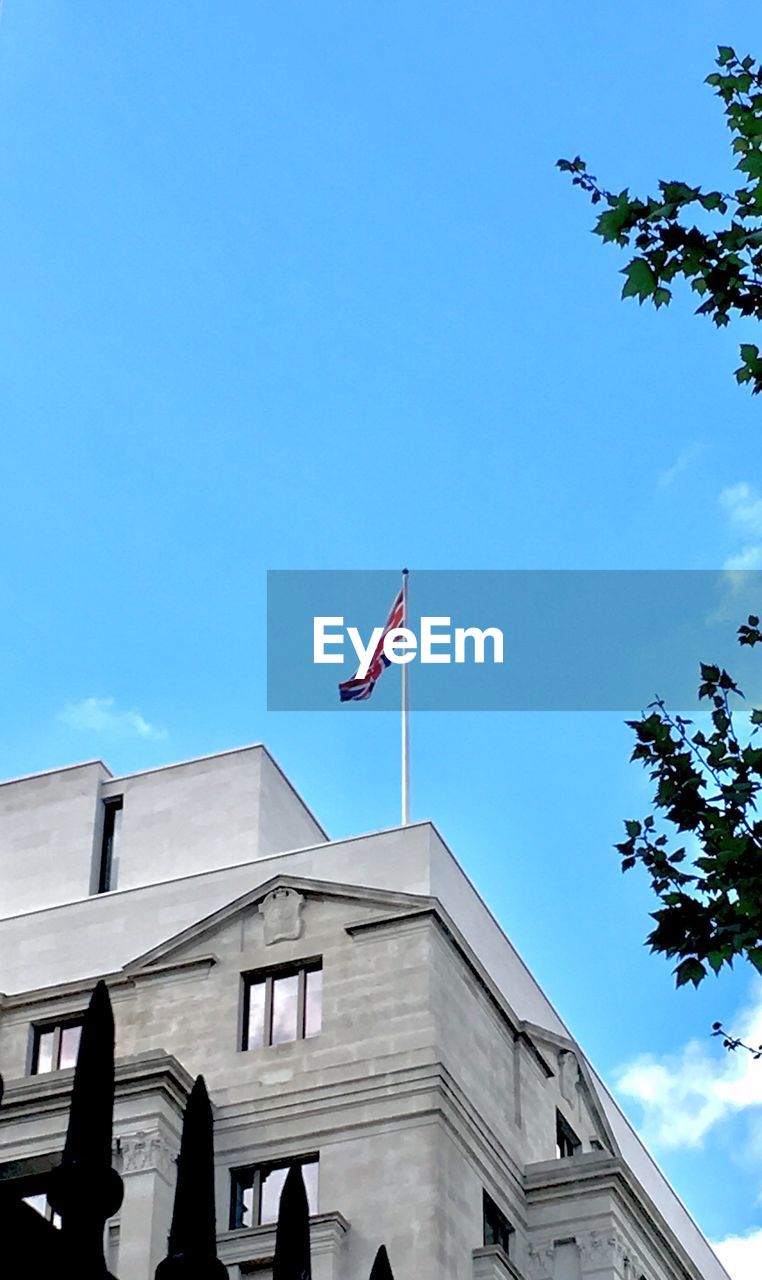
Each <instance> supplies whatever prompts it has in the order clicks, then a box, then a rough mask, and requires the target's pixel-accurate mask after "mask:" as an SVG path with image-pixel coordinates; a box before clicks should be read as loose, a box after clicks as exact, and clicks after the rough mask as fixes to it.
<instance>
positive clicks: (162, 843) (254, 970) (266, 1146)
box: [0, 746, 727, 1280]
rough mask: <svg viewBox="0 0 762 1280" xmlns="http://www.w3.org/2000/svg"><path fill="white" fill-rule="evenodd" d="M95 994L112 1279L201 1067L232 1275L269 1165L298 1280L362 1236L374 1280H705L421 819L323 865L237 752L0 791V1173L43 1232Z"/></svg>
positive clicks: (145, 1276)
mask: <svg viewBox="0 0 762 1280" xmlns="http://www.w3.org/2000/svg"><path fill="white" fill-rule="evenodd" d="M101 977H102V978H105V980H106V982H107V983H108V986H109V990H110V994H111V999H112V1003H113V1008H114V1016H115V1019H116V1028H117V1031H116V1034H117V1043H116V1054H117V1059H116V1104H115V1115H114V1148H115V1151H114V1160H115V1164H116V1166H117V1168H118V1169H119V1171H120V1173H121V1174H122V1176H123V1179H124V1186H125V1196H124V1202H123V1205H122V1208H121V1210H120V1212H119V1214H118V1215H117V1216H116V1217H115V1218H114V1219H113V1220H112V1221H111V1223H110V1224H109V1227H108V1258H109V1265H110V1267H111V1270H112V1271H114V1272H115V1273H116V1274H118V1275H119V1277H120V1280H150V1278H151V1277H152V1276H153V1271H154V1268H155V1266H156V1264H157V1262H158V1261H159V1259H160V1258H161V1257H162V1256H163V1254H164V1252H165V1248H166V1237H167V1232H168V1229H169V1218H170V1212H171V1205H172V1194H173V1188H174V1174H175V1164H174V1159H175V1157H176V1154H177V1150H178V1146H179V1134H180V1118H181V1113H182V1108H183V1105H184V1102H185V1099H186V1098H187V1095H188V1092H189V1089H190V1085H191V1081H192V1078H193V1077H194V1076H195V1075H196V1074H197V1073H199V1072H201V1073H203V1074H204V1076H205V1078H206V1082H207V1086H208V1089H209V1093H210V1097H211V1100H212V1103H213V1107H214V1113H215V1158H216V1164H217V1182H216V1189H217V1214H218V1239H219V1255H220V1257H221V1258H222V1260H223V1262H224V1263H225V1264H226V1265H227V1267H228V1270H229V1273H230V1276H231V1280H240V1277H243V1276H247V1275H252V1274H255V1275H256V1276H257V1277H258V1280H267V1277H268V1273H269V1268H270V1266H271V1260H272V1254H273V1247H274V1234H275V1231H274V1219H275V1216H276V1213H277V1201H278V1195H279V1190H280V1187H281V1185H282V1181H283V1178H284V1172H285V1168H286V1166H287V1165H288V1164H289V1163H290V1162H292V1161H294V1160H295V1159H298V1160H299V1161H301V1163H302V1169H303V1173H304V1178H305V1184H306V1186H307V1189H308V1195H309V1199H310V1209H311V1233H312V1248H313V1276H314V1277H315V1280H356V1278H357V1277H361V1276H367V1274H368V1272H369V1270H370V1265H371V1262H372V1259H373V1256H374V1254H375V1252H376V1249H377V1247H378V1245H379V1244H380V1243H382V1242H383V1243H385V1244H386V1246H387V1249H388V1251H389V1255H390V1259H391V1262H392V1266H393V1268H394V1272H395V1276H396V1278H397V1280H443V1278H447V1280H727V1276H726V1272H725V1271H724V1269H723V1267H722V1266H721V1264H720V1263H719V1261H718V1260H717V1258H716V1256H715V1255H714V1253H713V1252H712V1250H711V1249H710V1247H709V1245H708V1244H707V1242H706V1241H705V1239H704V1238H703V1236H702V1235H701V1233H700V1231H699V1229H698V1227H697V1226H696V1225H695V1223H694V1222H693V1220H692V1219H691V1218H690V1216H689V1215H688V1213H687V1211H686V1210H685V1208H684V1207H683V1205H682V1204H681V1203H680V1201H679V1199H678V1198H677V1196H676V1195H675V1193H674V1192H673V1191H672V1189H671V1188H670V1186H669V1185H668V1183H667V1182H666V1181H665V1179H664V1177H663V1176H662V1174H661V1173H660V1171H659V1170H658V1168H657V1167H656V1165H655V1164H654V1163H653V1162H652V1160H651V1159H650V1157H649V1156H648V1153H647V1152H646V1151H645V1149H644V1148H643V1146H642V1144H641V1143H640V1141H639V1139H638V1138H637V1137H636V1135H635V1133H634V1132H633V1130H632V1129H631V1128H630V1126H629V1125H628V1123H627V1121H626V1120H625V1118H624V1117H623V1115H622V1114H621V1112H620V1111H619V1109H618V1108H617V1106H616V1104H615V1103H614V1101H613V1099H612V1098H611V1096H610V1094H609V1093H608V1092H607V1090H606V1088H605V1086H604V1084H603V1083H602V1081H601V1080H600V1079H598V1077H597V1076H596V1075H595V1073H594V1071H593V1070H592V1068H591V1067H590V1065H589V1064H588V1062H587V1061H586V1059H585V1056H584V1054H583V1052H582V1050H581V1049H580V1047H579V1045H578V1044H577V1043H576V1042H575V1041H574V1039H573V1037H572V1036H571V1034H570V1032H569V1031H568V1029H567V1028H566V1026H565V1025H564V1023H563V1022H562V1021H561V1019H560V1018H559V1016H558V1014H557V1013H556V1012H555V1010H554V1009H553V1007H552V1006H551V1004H550V1003H549V1001H548V1000H547V998H546V997H545V996H544V994H543V992H542V991H541V990H540V988H539V986H538V984H537V983H536V982H535V980H534V979H533V977H532V975H531V974H530V973H529V971H528V970H527V968H526V967H525V965H524V964H523V962H522V961H521V959H520V957H519V956H518V955H517V953H516V952H515V951H514V949H513V947H512V946H511V944H510V942H509V941H508V939H507V938H506V937H505V935H504V934H503V933H502V931H501V929H500V928H499V926H498V924H497V923H496V921H495V920H494V918H493V917H492V916H491V915H490V913H489V911H488V909H487V907H486V906H485V904H484V903H483V902H482V900H481V899H480V897H479V896H478V894H477V893H476V891H475V890H474V888H473V886H472V885H471V884H470V882H469V880H468V879H467V877H466V876H465V874H464V872H463V871H462V869H461V868H460V867H459V865H458V863H457V862H456V860H455V858H454V857H453V855H452V854H451V853H450V851H449V850H448V848H447V847H446V845H445V844H444V842H443V841H442V839H441V837H440V836H439V834H438V832H437V831H436V829H435V828H434V827H433V826H432V825H431V824H430V823H419V824H415V825H412V826H408V827H403V828H398V829H393V830H389V831H381V832H377V833H374V834H371V835H366V836H360V837H357V838H355V839H350V840H341V841H330V840H329V839H328V838H327V836H326V834H325V832H324V831H323V829H322V827H321V826H320V824H319V823H318V822H317V820H316V819H315V818H314V817H313V815H312V814H311V813H310V811H309V809H308V808H307V807H306V805H305V804H304V803H303V801H302V800H301V799H300V797H299V796H298V794H297V793H296V791H295V790H294V788H293V787H292V786H291V784H290V783H289V782H288V780H287V779H286V778H285V777H284V775H283V774H282V772H281V771H280V769H279V768H278V766H277V765H276V764H275V762H274V761H273V759H272V757H271V756H270V755H269V754H268V752H267V751H266V750H265V748H264V747H261V746H256V747H249V748H246V749H243V750H240V751H233V752H227V753H223V754H221V755H216V756H211V757H208V758H205V759H201V760H194V761H190V762H187V763H184V764H179V765H173V766H170V767H168V768H163V769H155V770H149V771H147V772H143V773H139V774H133V775H131V776H129V777H124V778H115V777H113V776H112V775H111V773H110V772H109V770H108V769H107V768H106V766H105V765H104V764H102V763H101V762H100V761H95V762H90V763H87V764H83V765H78V766H74V767H72V768H69V769H63V770H60V771H55V772H50V773H45V774H39V775H36V776H33V777H29V778H21V779H18V780H14V781H11V782H7V783H5V784H2V785H0V991H2V995H0V1072H2V1074H3V1077H4V1079H5V1082H6V1091H5V1098H4V1102H3V1107H2V1111H0V1179H3V1180H6V1181H8V1180H12V1181H13V1182H14V1183H15V1184H16V1185H17V1186H18V1187H19V1189H21V1190H22V1191H23V1193H24V1194H25V1195H27V1196H28V1197H29V1199H30V1201H31V1202H33V1203H34V1204H35V1206H36V1207H37V1208H39V1210H40V1211H41V1212H47V1213H49V1212H50V1211H49V1209H48V1207H47V1202H46V1198H45V1183H46V1176H47V1174H48V1172H49V1170H50V1169H51V1167H52V1166H53V1165H54V1164H55V1163H56V1162H57V1160H58V1159H59V1158H60V1152H61V1149H62V1146H63V1138H64V1134H65V1129H66V1119H67V1109H68V1098H69V1093H70V1089H71V1082H72V1075H73V1071H72V1067H73V1062H74V1060H75V1057H76V1048H77V1041H78V1035H79V1021H80V1019H81V1016H82V1012H83V1009H84V1007H85V1005H86V1003H87V1000H88V997H89V994H90V991H91V990H92V987H93V985H94V983H95V981H96V980H97V979H98V978H101Z"/></svg>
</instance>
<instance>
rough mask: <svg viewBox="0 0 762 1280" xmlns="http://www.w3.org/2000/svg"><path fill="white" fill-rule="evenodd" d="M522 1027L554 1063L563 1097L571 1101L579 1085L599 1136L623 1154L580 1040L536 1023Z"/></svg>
mask: <svg viewBox="0 0 762 1280" xmlns="http://www.w3.org/2000/svg"><path fill="white" fill-rule="evenodd" d="M522 1029H523V1030H524V1031H525V1032H526V1034H527V1035H528V1036H530V1038H531V1039H532V1041H533V1043H534V1044H535V1045H536V1046H537V1047H538V1048H539V1049H540V1050H541V1051H542V1052H543V1054H544V1057H545V1058H546V1059H547V1060H548V1061H549V1062H551V1063H553V1064H554V1075H555V1076H557V1078H558V1085H559V1089H560V1091H561V1094H562V1096H564V1097H566V1100H567V1101H568V1100H569V1096H570V1093H569V1091H570V1089H571V1087H572V1085H574V1087H577V1088H578V1089H579V1091H580V1094H581V1096H582V1100H583V1102H584V1104H585V1106H586V1107H587V1110H588V1111H589V1112H590V1117H591V1119H592V1121H593V1123H594V1125H595V1128H596V1130H597V1132H598V1133H599V1135H600V1139H601V1140H602V1141H603V1142H605V1144H606V1145H607V1146H608V1147H609V1149H610V1151H611V1152H612V1154H613V1155H616V1156H619V1155H621V1151H620V1149H619V1144H618V1142H617V1140H616V1138H615V1137H614V1132H613V1130H612V1128H611V1125H610V1124H609V1121H608V1118H607V1116H606V1113H605V1111H604V1108H603V1105H602V1103H601V1100H600V1097H599V1095H598V1090H597V1088H596V1083H595V1076H594V1073H593V1072H592V1071H591V1069H590V1066H589V1064H588V1062H587V1059H586V1058H585V1055H584V1053H583V1052H582V1050H581V1049H580V1047H579V1045H578V1044H577V1042H576V1041H575V1040H573V1039H572V1038H571V1036H564V1035H559V1034H558V1033H557V1032H555V1031H548V1030H546V1029H545V1028H544V1027H540V1026H538V1025H537V1023H535V1022H527V1021H525V1022H523V1023H522Z"/></svg>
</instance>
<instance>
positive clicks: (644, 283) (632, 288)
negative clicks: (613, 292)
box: [622, 258, 657, 303]
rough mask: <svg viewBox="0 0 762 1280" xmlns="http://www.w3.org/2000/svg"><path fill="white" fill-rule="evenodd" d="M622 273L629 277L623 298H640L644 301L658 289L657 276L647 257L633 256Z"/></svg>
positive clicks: (625, 284)
mask: <svg viewBox="0 0 762 1280" xmlns="http://www.w3.org/2000/svg"><path fill="white" fill-rule="evenodd" d="M622 275H623V276H626V277H627V278H626V280H625V283H624V287H623V289H622V297H623V298H638V300H639V301H640V302H641V303H642V302H644V301H645V299H646V298H649V297H650V296H651V294H652V293H654V292H655V290H656V285H657V281H656V276H655V275H654V273H653V271H652V269H651V267H650V265H649V263H648V262H646V260H645V258H633V260H632V262H630V263H628V264H627V266H626V267H625V268H624V270H623V271H622Z"/></svg>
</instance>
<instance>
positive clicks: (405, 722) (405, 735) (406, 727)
mask: <svg viewBox="0 0 762 1280" xmlns="http://www.w3.org/2000/svg"><path fill="white" fill-rule="evenodd" d="M407 579H408V571H407V569H403V570H402V625H403V627H409V626H410V623H409V621H408V607H407ZM409 665H410V664H409V663H407V662H403V664H402V825H403V827H406V826H407V825H408V823H409V822H410V706H409V704H408V687H407V673H408V667H409Z"/></svg>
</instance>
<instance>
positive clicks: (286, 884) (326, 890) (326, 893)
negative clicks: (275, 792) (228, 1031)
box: [123, 875, 431, 975]
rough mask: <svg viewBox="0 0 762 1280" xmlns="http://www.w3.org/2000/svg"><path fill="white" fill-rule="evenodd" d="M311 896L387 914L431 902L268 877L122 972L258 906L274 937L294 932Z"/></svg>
mask: <svg viewBox="0 0 762 1280" xmlns="http://www.w3.org/2000/svg"><path fill="white" fill-rule="evenodd" d="M311 899H312V900H316V899H319V900H322V901H325V900H326V899H331V900H333V901H346V902H347V903H355V904H356V905H358V906H364V907H372V908H373V907H375V908H378V909H379V910H380V911H383V912H385V913H387V914H400V915H404V914H405V913H406V912H408V911H411V910H416V911H418V910H420V908H421V906H422V905H429V904H430V903H431V899H430V898H428V897H426V896H425V895H421V894H412V893H395V892H392V891H390V890H386V889H371V888H365V887H363V886H358V885H349V884H339V883H336V882H334V881H327V880H325V881H324V880H314V879H306V878H304V877H300V876H289V875H277V876H271V877H270V878H269V879H268V880H265V881H263V883H262V884H259V885H257V886H256V888H254V889H251V890H249V891H248V892H247V893H245V894H242V895H240V896H239V897H237V898H234V899H233V900H232V901H231V902H229V903H227V904H226V905H225V906H224V907H220V908H219V909H218V910H217V911H214V912H212V913H211V914H210V915H207V916H203V917H202V918H201V919H199V920H197V921H196V922H195V923H194V924H192V925H189V926H188V927H186V928H185V929H182V930H180V932H178V933H176V934H173V935H172V936H171V937H169V938H167V939H166V940H165V941H164V942H161V943H159V945H158V946H155V947H152V948H151V950H150V951H145V952H143V953H142V954H141V955H138V956H135V957H134V959H132V960H130V961H129V962H128V963H127V964H126V965H124V968H123V973H125V974H129V975H136V974H138V973H139V972H143V971H146V970H150V969H152V968H154V967H160V966H163V965H165V964H167V963H171V962H172V961H173V960H175V959H176V958H177V957H178V956H179V954H180V953H181V952H183V951H186V950H187V949H188V948H189V947H190V946H196V945H198V944H199V943H201V942H204V941H205V940H207V939H208V940H209V941H211V940H212V938H213V936H214V935H215V934H216V933H218V932H219V930H220V929H222V928H224V927H225V926H226V925H228V924H231V923H232V922H233V921H234V920H235V919H236V918H237V917H240V916H244V915H250V914H251V913H252V912H253V911H255V910H256V909H259V910H260V911H261V912H262V913H263V917H264V927H265V929H266V931H267V932H268V933H269V935H270V939H271V940H272V941H277V940H279V938H288V937H296V936H298V933H297V932H296V927H297V924H298V921H299V918H300V914H301V905H300V904H303V903H304V902H309V901H310V900H311ZM268 904H269V909H268Z"/></svg>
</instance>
